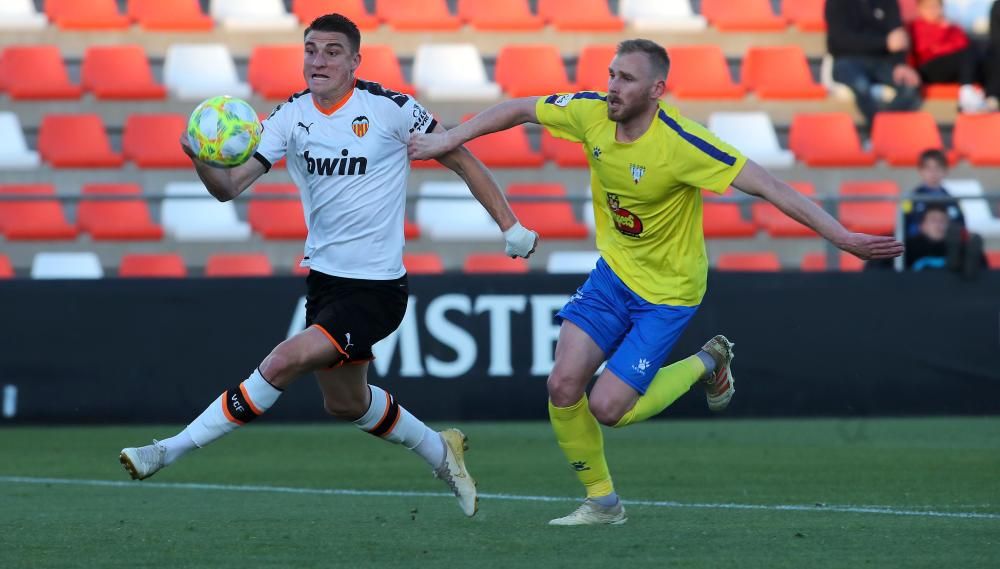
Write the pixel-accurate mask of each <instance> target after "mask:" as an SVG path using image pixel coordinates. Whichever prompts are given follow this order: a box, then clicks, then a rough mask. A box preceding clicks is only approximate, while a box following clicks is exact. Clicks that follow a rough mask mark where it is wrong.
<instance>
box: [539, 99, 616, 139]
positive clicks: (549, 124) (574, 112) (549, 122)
mask: <svg viewBox="0 0 1000 569" xmlns="http://www.w3.org/2000/svg"><path fill="white" fill-rule="evenodd" d="M594 99H601V95H599V94H597V93H594V92H591V91H583V92H580V93H557V94H555V95H549V96H548V97H539V98H538V101H536V102H535V115H537V116H538V122H540V123H542V125H544V126H545V128H546V129H548V131H549V132H550V133H551V134H552V136H554V137H556V138H564V139H566V140H569V141H572V142H583V137H584V135H585V134H586V127H585V125H584V120H583V119H584V117H583V114H584V113H585V112H586V110H587V109H586V107H587V103H588V102H591V101H592V100H594Z"/></svg>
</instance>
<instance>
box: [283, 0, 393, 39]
mask: <svg viewBox="0 0 1000 569" xmlns="http://www.w3.org/2000/svg"><path fill="white" fill-rule="evenodd" d="M332 11H335V12H337V13H338V14H343V15H345V16H347V17H348V18H350V19H351V21H352V22H354V24H355V25H356V26H358V29H359V30H361V31H367V30H374V29H376V28H378V26H379V21H378V18H376V17H375V16H374V15H373V14H372V13H370V12H369V11H368V10H367V9H365V2H364V0H292V12H294V13H295V15H296V16H298V18H299V22H301V23H302V25H303V26H308V25H309V24H310V23H311V22H312V21H313V20H315V19H316V18H318V17H320V16H323V15H326V14H329V13H330V12H332ZM362 47H364V44H362Z"/></svg>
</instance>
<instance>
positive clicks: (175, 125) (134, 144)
mask: <svg viewBox="0 0 1000 569" xmlns="http://www.w3.org/2000/svg"><path fill="white" fill-rule="evenodd" d="M186 130H187V117H185V116H184V115H173V114H163V115H146V114H142V115H129V116H128V118H126V119H125V130H124V133H123V135H122V153H123V154H124V155H125V159H126V160H130V161H132V162H135V165H136V166H138V167H140V168H190V167H191V159H190V158H188V157H187V154H184V151H183V150H181V145H180V143H179V142H178V139H180V136H181V134H182V133H183V132H185V131H186Z"/></svg>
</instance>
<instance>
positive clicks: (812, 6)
mask: <svg viewBox="0 0 1000 569" xmlns="http://www.w3.org/2000/svg"><path fill="white" fill-rule="evenodd" d="M825 3H826V0H782V2H781V14H782V15H783V16H784V17H785V18H787V19H788V20H789V21H791V22H792V23H794V24H795V27H797V28H798V29H799V31H802V32H825V31H826V17H825V16H824V14H823V7H824V5H825Z"/></svg>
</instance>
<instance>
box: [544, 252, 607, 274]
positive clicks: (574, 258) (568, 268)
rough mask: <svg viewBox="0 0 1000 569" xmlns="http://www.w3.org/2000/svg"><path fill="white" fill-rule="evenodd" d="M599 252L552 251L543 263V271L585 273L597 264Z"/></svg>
mask: <svg viewBox="0 0 1000 569" xmlns="http://www.w3.org/2000/svg"><path fill="white" fill-rule="evenodd" d="M600 258H601V254H600V253H599V252H597V251H553V252H551V253H549V259H548V261H547V262H546V264H545V271H546V272H547V273H549V274H552V275H579V274H587V273H589V272H590V271H592V270H594V267H596V266H597V260H598V259H600Z"/></svg>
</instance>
